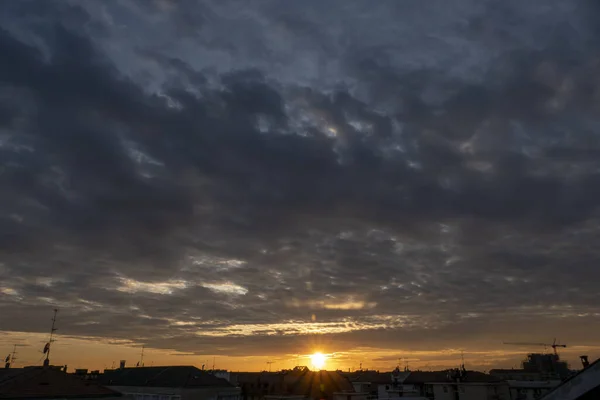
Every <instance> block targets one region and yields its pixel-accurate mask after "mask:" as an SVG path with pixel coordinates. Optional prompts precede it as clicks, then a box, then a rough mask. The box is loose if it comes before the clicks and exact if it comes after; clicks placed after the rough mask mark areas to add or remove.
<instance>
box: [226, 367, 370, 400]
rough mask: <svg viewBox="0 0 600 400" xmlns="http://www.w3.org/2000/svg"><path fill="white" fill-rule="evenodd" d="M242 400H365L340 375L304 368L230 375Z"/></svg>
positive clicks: (364, 395) (364, 396) (364, 397)
mask: <svg viewBox="0 0 600 400" xmlns="http://www.w3.org/2000/svg"><path fill="white" fill-rule="evenodd" d="M231 382H232V383H233V384H236V385H238V386H239V387H240V389H241V391H242V399H243V400H284V399H285V400H321V399H325V400H366V397H367V395H366V394H362V393H357V392H356V391H355V390H354V387H353V386H352V384H351V383H350V381H349V380H348V379H347V378H346V377H344V376H343V375H342V374H340V373H339V372H333V371H310V370H309V369H308V368H305V367H297V368H294V369H293V370H288V371H280V372H240V373H231Z"/></svg>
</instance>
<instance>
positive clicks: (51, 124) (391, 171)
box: [0, 0, 600, 355]
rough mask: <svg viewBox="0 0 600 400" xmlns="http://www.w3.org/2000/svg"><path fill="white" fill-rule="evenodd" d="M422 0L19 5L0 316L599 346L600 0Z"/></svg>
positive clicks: (207, 348)
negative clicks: (55, 312) (594, 330)
mask: <svg viewBox="0 0 600 400" xmlns="http://www.w3.org/2000/svg"><path fill="white" fill-rule="evenodd" d="M433 3H436V2H433ZM433 3H432V4H430V3H427V4H425V3H418V4H417V3H414V4H409V3H406V2H397V1H393V2H391V1H390V2H386V1H382V2H378V3H377V5H373V4H367V3H366V2H360V1H340V2H335V1H330V2H319V1H303V2H293V3H286V6H285V7H284V6H283V5H282V4H281V3H280V2H277V1H267V0H261V1H259V0H254V1H245V2H243V4H242V3H240V2H235V1H223V2H208V1H169V0H162V1H154V2H150V1H142V0H140V1H133V0H121V1H117V0H115V1H108V2H84V3H81V2H75V1H73V2H58V1H56V2H53V1H46V2H40V1H20V2H11V3H10V4H7V5H6V6H5V9H6V12H5V13H3V16H2V17H0V53H1V54H3V55H4V56H3V58H4V59H5V60H6V61H5V62H3V63H1V64H0V160H1V161H2V163H1V164H2V171H1V174H0V185H1V186H2V188H3V189H2V196H1V197H0V329H2V330H8V331H30V332H41V331H45V330H47V320H48V315H49V310H50V309H51V308H53V307H55V306H58V307H59V308H60V309H61V314H60V316H61V320H60V321H61V329H62V331H63V332H64V333H67V334H69V335H82V336H104V337H109V338H114V339H128V340H136V341H139V342H143V343H146V344H147V345H148V346H151V347H156V348H166V349H175V350H179V351H186V352H196V353H198V354H226V355H256V354H265V353H269V352H275V353H277V352H279V353H293V352H294V348H296V347H297V346H298V343H299V340H302V339H301V338H302V337H312V336H314V335H316V334H321V335H324V336H323V337H326V338H327V340H328V343H329V346H330V347H331V348H332V351H336V350H340V349H352V348H356V347H365V346H367V347H368V346H373V347H379V348H398V346H400V344H399V342H402V346H405V347H409V348H415V349H416V348H424V347H426V348H435V347H436V346H438V347H440V348H441V347H444V346H447V345H448V344H449V343H457V342H460V343H462V344H465V343H469V342H471V343H473V342H474V341H482V340H490V341H498V340H509V339H513V338H518V339H532V340H534V341H539V340H549V339H544V338H545V337H546V336H548V332H551V334H552V335H555V336H559V337H561V338H563V339H564V340H569V341H575V342H578V343H580V344H593V340H594V338H593V337H592V335H591V334H587V333H586V331H584V330H582V329H581V326H582V325H583V324H587V326H592V327H598V326H600V319H599V316H600V310H598V307H597V305H598V303H599V301H600V298H599V295H598V291H597V290H596V286H597V282H598V280H599V278H600V273H599V272H598V269H597V268H596V267H595V265H596V264H597V263H598V261H599V260H600V253H599V252H598V249H597V246H596V243H598V240H599V239H600V229H599V225H598V222H599V218H598V212H597V210H596V209H597V205H598V202H599V200H600V189H599V188H600V175H599V167H600V162H599V161H598V155H599V154H600V152H599V150H600V137H599V136H598V133H597V132H598V128H599V127H600V120H599V117H598V116H599V115H600V78H599V77H600V74H599V72H600V57H599V56H600V54H599V53H598V50H597V49H598V44H600V30H599V29H598V28H597V26H596V24H595V21H596V20H597V17H598V16H600V8H598V6H597V5H596V4H595V3H594V2H592V1H588V2H585V1H581V2H569V3H565V2H562V1H545V2H528V3H527V4H524V3H523V2H518V1H505V2H502V4H498V3H497V2H494V1H474V0H473V1H471V0H463V1H460V2H457V3H456V5H453V6H452V7H449V6H448V5H446V4H445V3H444V2H437V3H436V4H433ZM540 336H544V337H542V338H540Z"/></svg>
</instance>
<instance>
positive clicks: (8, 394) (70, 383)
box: [0, 367, 121, 400]
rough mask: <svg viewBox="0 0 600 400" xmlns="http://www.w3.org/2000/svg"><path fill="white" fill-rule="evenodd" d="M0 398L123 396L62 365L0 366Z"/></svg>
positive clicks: (97, 397)
mask: <svg viewBox="0 0 600 400" xmlns="http://www.w3.org/2000/svg"><path fill="white" fill-rule="evenodd" d="M0 399H72V400H77V399H104V400H111V399H119V400H121V394H120V393H119V392H116V391H114V390H111V389H109V388H107V387H104V386H101V385H99V384H98V383H96V382H90V381H85V380H83V379H81V378H79V377H77V376H75V375H71V374H67V373H65V372H64V371H62V370H61V368H53V367H27V368H14V369H3V370H0Z"/></svg>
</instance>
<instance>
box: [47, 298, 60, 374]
mask: <svg viewBox="0 0 600 400" xmlns="http://www.w3.org/2000/svg"><path fill="white" fill-rule="evenodd" d="M57 313H58V308H55V309H54V315H53V316H52V328H51V329H50V339H48V343H46V345H45V346H44V353H45V354H46V359H45V360H44V367H47V366H49V365H50V346H52V343H54V342H55V340H54V332H56V328H55V326H56V314H57Z"/></svg>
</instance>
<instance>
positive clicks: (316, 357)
mask: <svg viewBox="0 0 600 400" xmlns="http://www.w3.org/2000/svg"><path fill="white" fill-rule="evenodd" d="M325 361H327V356H325V354H323V353H315V354H313V355H311V356H310V362H311V363H312V365H313V367H315V368H316V369H318V370H322V369H323V367H325Z"/></svg>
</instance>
